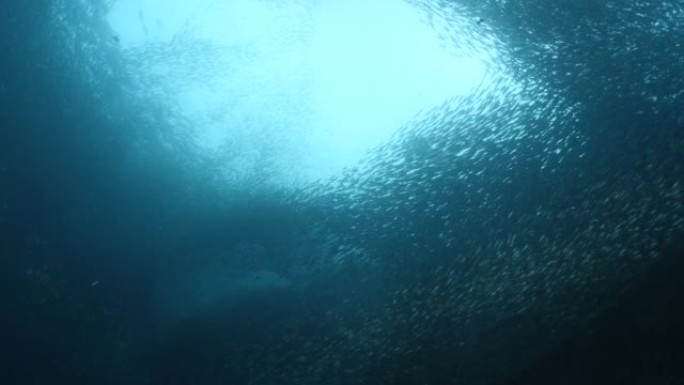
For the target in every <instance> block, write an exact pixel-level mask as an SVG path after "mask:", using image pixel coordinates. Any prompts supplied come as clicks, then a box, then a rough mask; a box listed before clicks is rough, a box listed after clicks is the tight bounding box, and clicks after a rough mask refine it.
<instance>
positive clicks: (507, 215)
mask: <svg viewBox="0 0 684 385" xmlns="http://www.w3.org/2000/svg"><path fill="white" fill-rule="evenodd" d="M313 3H314V2H311V3H309V2H304V1H303V2H301V4H304V5H306V4H313ZM409 3H410V4H412V6H414V7H416V8H418V9H420V10H422V11H421V12H423V13H422V14H423V15H428V19H429V16H430V15H432V17H433V19H434V20H442V21H440V22H439V23H443V24H439V23H438V22H436V21H435V22H434V28H435V29H436V30H437V29H439V34H438V35H439V36H440V39H441V40H440V41H441V42H442V43H443V44H444V45H446V46H448V47H447V48H448V49H451V50H453V51H454V52H466V51H467V52H471V51H472V52H475V51H477V50H478V49H480V48H482V47H489V48H495V49H496V52H498V54H497V55H495V56H493V57H490V58H489V59H487V60H490V61H491V62H490V63H489V64H488V65H489V67H488V68H489V70H490V71H491V72H492V74H491V78H490V80H491V81H482V82H481V83H479V84H480V86H479V87H480V88H477V89H475V90H474V92H472V93H465V94H464V93H462V92H461V93H456V94H455V95H454V96H453V97H448V98H446V99H445V100H444V101H443V102H441V103H438V104H436V105H434V106H429V107H425V108H424V109H423V110H422V111H421V112H420V113H419V114H416V115H415V116H413V117H412V118H410V119H409V120H408V121H406V122H405V123H403V124H402V125H400V126H399V127H396V129H395V130H394V133H393V134H392V135H389V136H387V137H385V138H384V139H383V140H382V141H381V142H380V143H379V144H377V145H375V146H372V147H371V148H369V149H367V152H365V153H363V156H361V158H359V159H358V160H356V161H355V162H354V163H353V164H351V165H348V167H346V168H345V169H343V170H338V171H336V172H335V174H334V175H332V176H326V177H325V178H320V179H314V180H311V179H307V178H303V179H301V178H298V177H296V176H297V175H300V174H299V171H300V169H301V168H302V167H304V166H303V165H305V164H309V163H307V162H311V158H307V157H305V156H303V155H302V154H303V153H304V152H301V153H300V152H298V151H300V150H301V149H302V148H307V147H306V146H308V145H310V143H311V142H306V140H307V139H306V136H304V133H306V131H305V130H303V129H302V127H301V125H300V124H301V123H302V122H303V121H305V119H303V118H301V116H308V115H306V114H308V113H310V111H309V110H308V109H307V108H308V107H306V106H303V105H301V104H299V101H300V100H315V96H312V95H314V94H311V93H310V91H311V90H310V89H308V88H306V87H303V88H295V89H290V88H288V89H286V90H285V91H282V90H281V89H280V87H281V86H282V84H280V83H279V84H278V86H277V87H276V86H275V85H272V87H270V88H269V87H268V85H269V83H268V82H266V88H262V89H259V90H253V91H254V92H253V93H251V92H247V93H243V92H242V91H244V90H245V88H240V90H241V92H237V91H236V92H235V94H231V103H237V104H230V103H228V101H226V100H222V99H220V100H216V103H223V102H226V106H225V108H226V109H230V108H233V109H232V110H230V111H231V112H230V116H231V117H234V116H240V119H242V120H231V121H229V123H230V125H234V126H235V127H237V128H235V129H234V130H233V131H230V133H231V135H232V134H235V135H234V137H231V138H232V139H231V142H229V144H228V145H227V146H226V147H222V148H220V150H219V152H218V153H208V152H206V151H202V150H201V149H202V147H201V146H199V145H197V143H196V142H195V139H196V137H195V136H194V134H193V132H195V131H193V130H194V129H196V128H197V127H199V126H201V125H202V124H205V123H206V120H202V119H199V120H196V121H195V120H191V119H186V118H187V116H185V117H184V116H181V115H180V114H179V112H178V111H180V109H181V107H184V106H181V105H175V104H173V103H175V102H170V101H169V100H168V94H167V93H168V92H170V91H169V89H171V86H170V85H169V84H168V83H165V82H164V81H160V80H159V79H161V77H160V78H155V77H154V76H151V77H145V76H147V75H145V76H143V75H140V73H139V72H137V70H138V69H139V67H137V66H138V65H146V64H145V63H148V64H149V62H150V61H152V60H157V61H158V62H159V63H161V64H168V65H177V64H178V62H182V63H181V64H183V65H186V64H188V63H186V62H185V61H187V60H189V64H188V65H190V67H187V68H186V67H182V68H184V69H183V71H185V72H183V71H180V72H178V73H175V75H174V76H176V80H178V77H179V76H180V80H181V81H184V80H185V79H186V77H187V79H188V82H190V79H197V78H200V79H201V77H200V76H201V75H202V74H203V72H202V71H208V70H209V69H210V68H209V67H210V66H211V63H210V62H206V61H202V60H197V62H195V61H193V60H191V59H192V58H193V57H197V56H196V55H198V54H199V53H202V54H204V53H206V52H213V51H211V50H212V49H213V48H212V47H211V46H209V47H205V46H200V45H198V44H199V43H197V42H195V41H192V40H188V39H186V40H183V39H184V38H187V36H186V37H184V35H181V36H179V37H178V38H177V40H174V43H173V44H171V45H168V46H163V45H160V46H152V47H148V49H147V50H146V51H144V52H143V51H142V50H141V51H129V52H128V54H129V56H126V55H123V54H122V50H123V48H122V47H121V44H122V41H121V38H120V37H117V36H115V35H114V36H113V35H112V34H111V31H110V30H109V29H108V26H107V21H106V17H105V16H106V14H107V7H106V6H105V5H102V4H99V3H97V2H91V3H83V4H85V5H83V4H71V3H70V2H60V1H55V2H48V1H35V2H30V3H29V2H13V3H12V2H4V3H2V4H0V19H1V20H2V22H1V23H0V47H3V48H2V49H3V51H4V52H6V54H5V55H3V56H2V59H0V263H2V265H1V266H0V282H1V284H2V291H1V292H0V293H1V294H0V299H1V301H2V304H3V312H2V316H0V330H1V334H0V338H1V340H2V341H3V343H2V345H3V347H5V349H6V353H7V355H6V359H3V360H2V361H3V362H2V365H3V367H2V373H3V378H4V380H3V383H5V384H33V383H68V384H80V383H83V384H93V383H104V384H109V383H111V384H122V383H125V384H253V385H256V384H523V383H524V384H537V383H539V384H541V383H568V384H570V383H597V384H598V383H601V384H606V383H616V384H617V383H620V384H642V383H681V382H683V381H684V372H683V371H682V369H681V368H683V367H684V356H682V353H681V349H680V347H681V343H684V336H683V335H682V331H681V330H680V327H679V325H681V322H682V321H683V320H684V314H682V312H681V310H679V309H682V308H684V307H682V299H681V298H680V297H681V296H680V295H678V293H681V290H680V289H681V284H680V283H679V282H680V279H679V276H680V273H681V272H682V265H681V259H680V258H679V255H680V253H681V251H682V250H684V244H683V243H682V239H684V238H683V236H684V204H683V202H684V162H683V161H684V109H682V107H681V106H683V105H684V92H682V90H684V49H681V48H682V47H681V43H680V41H684V39H683V38H684V28H683V27H682V26H683V25H684V24H683V23H682V21H683V20H684V9H683V8H682V7H681V6H680V5H678V4H677V3H676V2H649V1H638V2H625V1H618V0H610V1H604V2H600V3H594V2H592V3H589V2H577V1H556V2H552V3H550V2H547V1H541V0H540V1H527V2H524V3H517V2H506V1H495V0H491V1H478V2H469V1H462V2H448V1H442V2H440V1H434V2H433V1H428V0H424V1H412V2H409ZM259 4H261V6H263V7H266V8H265V9H273V10H274V11H273V12H275V13H274V14H277V12H278V11H277V10H278V9H281V8H278V7H279V6H278V2H271V1H266V2H259ZM298 4H299V3H298ZM304 5H303V7H304ZM269 7H272V8H269ZM449 12H451V13H449ZM444 15H452V16H453V15H456V16H453V17H452V16H449V17H452V18H449V17H445V16H444ZM469 20H470V21H471V22H469ZM380 22H381V21H380V20H378V23H380ZM371 24H372V23H371ZM455 25H458V26H459V27H458V28H456V27H455ZM464 26H465V27H464ZM463 28H465V29H463ZM298 36H299V35H296V34H294V35H292V36H290V35H288V36H285V37H282V38H283V39H295V40H296V39H298V38H299V37H298ZM478 39H480V40H478ZM482 39H484V40H482ZM174 44H175V45H174ZM399 46H401V45H399ZM239 49H245V50H246V51H240V50H239ZM250 49H251V48H250V47H247V48H245V47H236V48H235V50H236V51H235V52H242V53H244V52H247V53H245V55H248V56H249V55H252V54H253V52H252V51H250ZM150 55H151V56H150ZM235 55H236V56H237V55H238V54H237V53H235ZM250 58H252V56H250ZM259 58H260V57H259V56H258V55H257V56H256V59H254V60H255V61H254V62H255V63H260V61H259ZM174 60H176V61H174ZM250 60H251V59H250ZM169 63H170V64H169ZM174 63H175V64H174ZM198 63H199V64H198ZM222 63H223V62H222ZM228 64H230V63H228ZM203 66H204V67H203ZM236 66H237V64H236ZM160 68H161V67H160ZM174 68H175V67H174ZM179 68H180V67H179ZM212 68H213V67H212ZM269 68H270V67H269ZM159 71H160V73H162V72H163V70H159ZM269 71H275V70H269ZM148 75H149V74H148ZM155 76H156V75H155ZM160 76H161V75H160ZM155 79H156V80H155ZM267 80H268V79H267ZM361 83H363V82H361ZM361 83H358V84H361ZM181 84H185V83H181ZM296 84H299V83H296ZM355 84H356V83H355ZM260 85H261V86H264V84H261V83H260ZM165 87H166V88H165ZM240 87H245V86H244V85H241V86H240ZM249 87H251V86H249ZM249 87H248V88H246V89H247V91H250V89H249ZM281 91H282V93H278V92H281ZM440 92H443V89H440ZM275 94H277V96H273V95H275ZM254 95H258V97H255V96H254ZM263 95H270V96H268V97H269V98H270V99H268V100H264V99H262V96H263ZM283 95H284V96H283ZM250 98H252V99H250ZM245 100H249V103H247V102H245ZM273 101H277V103H275V102H274V103H271V102H273ZM231 106H232V107H231ZM235 106H239V107H240V108H245V106H250V108H254V109H245V110H239V111H238V110H235V108H237V107H235ZM255 106H258V108H257V107H255ZM305 107H306V108H305ZM222 108H223V107H222ZM371 110H373V108H372V106H371V107H369V106H365V107H364V109H363V111H364V113H366V114H369V112H368V111H371ZM383 111H391V108H389V109H388V108H387V106H384V107H383ZM295 113H296V114H300V113H301V114H303V115H301V116H300V115H296V116H294V115H291V114H295ZM355 113H357V112H355V110H354V109H350V110H349V114H350V115H353V114H355ZM369 116H370V115H369ZM373 116H375V115H373ZM402 116H403V115H402ZM203 118H206V117H203ZM231 119H233V118H231ZM235 119H237V118H235ZM354 119H356V120H355V121H356V122H359V121H363V116H360V117H359V116H354ZM350 121H354V120H350ZM202 122H205V123H202ZM221 127H223V126H221ZM221 127H219V128H221ZM231 127H232V126H231ZM240 127H242V128H240ZM245 127H248V128H249V129H246V128H245ZM190 128H192V129H190ZM255 130H256V131H255ZM350 130H351V129H350ZM255 132H256V133H255ZM355 132H360V131H355ZM355 135H363V133H362V132H361V133H359V134H355ZM369 135H370V134H369ZM331 143H333V144H334V140H333V141H332V142H331ZM302 159H305V160H306V161H302ZM348 161H349V159H345V162H348ZM343 163H344V162H343ZM336 167H337V166H336ZM336 170H337V169H336ZM559 377H562V378H560V379H559ZM563 381H565V382H563Z"/></svg>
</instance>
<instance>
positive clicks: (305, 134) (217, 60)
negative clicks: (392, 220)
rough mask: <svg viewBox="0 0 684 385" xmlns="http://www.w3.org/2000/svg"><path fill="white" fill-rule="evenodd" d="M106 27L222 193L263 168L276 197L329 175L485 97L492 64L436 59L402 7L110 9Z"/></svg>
mask: <svg viewBox="0 0 684 385" xmlns="http://www.w3.org/2000/svg"><path fill="white" fill-rule="evenodd" d="M107 20H108V22H109V25H110V27H111V29H112V33H113V35H114V36H115V39H116V40H117V42H118V44H119V45H120V48H121V52H122V54H123V55H124V57H126V56H128V57H131V58H133V57H135V58H136V60H138V62H137V63H138V64H137V65H136V66H135V69H136V71H138V72H139V74H138V75H139V76H140V77H141V78H147V79H154V81H153V83H154V84H157V85H156V86H155V87H158V88H159V90H157V92H155V93H154V94H155V95H158V97H159V98H160V101H161V102H162V104H165V105H167V106H168V108H169V109H171V110H173V111H174V113H176V114H178V115H179V117H180V118H181V119H182V120H183V121H184V122H187V125H188V129H189V130H192V134H193V135H192V137H193V138H194V140H195V141H196V143H195V144H196V145H197V146H196V148H198V149H200V151H202V152H203V153H204V154H205V155H207V156H208V157H210V158H213V159H215V160H216V162H219V163H220V165H221V168H223V170H224V171H223V174H224V175H225V177H226V178H227V179H232V180H234V181H239V180H240V177H241V175H242V174H244V173H249V172H254V170H256V169H259V168H264V167H267V168H272V169H273V170H270V171H271V172H272V173H273V174H276V177H277V178H279V179H280V180H281V181H286V182H281V183H285V184H288V183H289V184H298V183H301V182H310V181H314V180H318V179H325V178H328V177H330V176H333V175H336V174H338V173H339V172H340V171H341V170H342V169H344V168H346V167H351V166H354V165H355V164H356V163H358V161H359V160H360V159H361V158H362V157H363V156H364V154H365V153H366V152H367V151H368V150H370V149H372V148H374V147H377V146H379V145H382V144H383V143H385V142H387V141H388V140H389V138H390V137H391V136H392V134H393V133H394V132H396V130H397V129H398V128H400V127H401V126H402V125H404V124H406V123H408V122H410V121H411V119H412V118H413V117H414V116H416V114H418V113H420V112H421V111H425V110H427V109H430V108H432V107H434V106H437V105H439V104H441V103H443V102H444V101H445V100H446V99H448V98H450V97H453V96H457V95H467V94H468V93H470V92H472V91H473V90H474V89H476V88H477V87H478V86H479V87H483V86H484V85H486V83H487V81H488V80H487V79H488V72H487V64H486V63H487V62H489V61H491V57H492V56H493V55H494V53H493V52H491V51H488V50H484V49H483V50H481V51H480V52H468V53H466V52H462V53H459V52H454V50H453V49H448V47H445V42H444V41H443V40H440V39H439V38H438V34H437V32H436V31H435V29H433V28H432V27H431V26H430V25H428V24H427V23H426V22H425V21H424V20H423V18H422V17H421V14H420V12H419V11H418V10H417V9H416V8H415V7H414V6H413V5H410V4H408V3H406V2H404V1H402V0H376V1H372V2H369V1H365V0H349V1H344V2H341V1H333V0H300V1H292V2H281V1H275V0H271V1H258V0H235V1H230V2H217V1H211V0H198V1H188V0H144V1H139V0H119V1H116V2H114V3H113V6H112V7H111V9H110V11H109V14H108V16H107ZM148 91H149V90H148ZM269 159H277V162H269V161H268V160H269Z"/></svg>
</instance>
